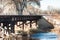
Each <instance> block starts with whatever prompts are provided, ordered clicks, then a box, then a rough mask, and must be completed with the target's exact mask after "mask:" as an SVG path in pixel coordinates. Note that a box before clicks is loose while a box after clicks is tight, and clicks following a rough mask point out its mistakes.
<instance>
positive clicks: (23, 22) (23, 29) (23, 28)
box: [22, 21, 24, 30]
mask: <svg viewBox="0 0 60 40" xmlns="http://www.w3.org/2000/svg"><path fill="white" fill-rule="evenodd" d="M22 24H23V30H24V21H23V23H22Z"/></svg>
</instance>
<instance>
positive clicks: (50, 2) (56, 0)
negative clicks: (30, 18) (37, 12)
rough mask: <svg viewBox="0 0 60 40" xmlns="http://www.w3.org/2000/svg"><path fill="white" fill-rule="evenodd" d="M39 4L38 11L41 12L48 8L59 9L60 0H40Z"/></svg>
mask: <svg viewBox="0 0 60 40" xmlns="http://www.w3.org/2000/svg"><path fill="white" fill-rule="evenodd" d="M40 4H41V7H40V9H42V10H47V9H48V8H47V7H48V6H51V7H53V8H56V9H60V0H41V1H40Z"/></svg>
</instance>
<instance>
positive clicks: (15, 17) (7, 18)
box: [0, 15, 41, 22]
mask: <svg viewBox="0 0 60 40" xmlns="http://www.w3.org/2000/svg"><path fill="white" fill-rule="evenodd" d="M39 19H41V16H39V15H0V22H7V21H8V22H10V21H26V20H39Z"/></svg>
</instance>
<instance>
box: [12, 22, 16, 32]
mask: <svg viewBox="0 0 60 40" xmlns="http://www.w3.org/2000/svg"><path fill="white" fill-rule="evenodd" d="M14 24H15V23H14V22H12V23H11V33H14V32H15V31H14Z"/></svg>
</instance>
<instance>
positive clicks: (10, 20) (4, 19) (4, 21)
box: [0, 15, 41, 33]
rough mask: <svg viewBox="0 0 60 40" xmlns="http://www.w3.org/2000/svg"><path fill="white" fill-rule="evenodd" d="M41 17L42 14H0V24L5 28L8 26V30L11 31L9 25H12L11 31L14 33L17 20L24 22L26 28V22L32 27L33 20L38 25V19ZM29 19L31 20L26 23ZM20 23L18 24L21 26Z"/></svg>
mask: <svg viewBox="0 0 60 40" xmlns="http://www.w3.org/2000/svg"><path fill="white" fill-rule="evenodd" d="M39 19H41V15H40V16H39V15H0V26H1V27H3V28H4V29H5V27H6V28H7V31H9V30H10V29H9V27H11V30H10V31H11V32H12V33H14V26H15V25H17V22H22V24H19V25H23V27H22V28H23V29H24V24H29V25H30V27H31V24H32V23H33V21H34V22H35V23H36V25H37V21H38V20H39ZM27 21H30V22H29V23H26V22H27ZM19 25H18V26H19Z"/></svg>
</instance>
